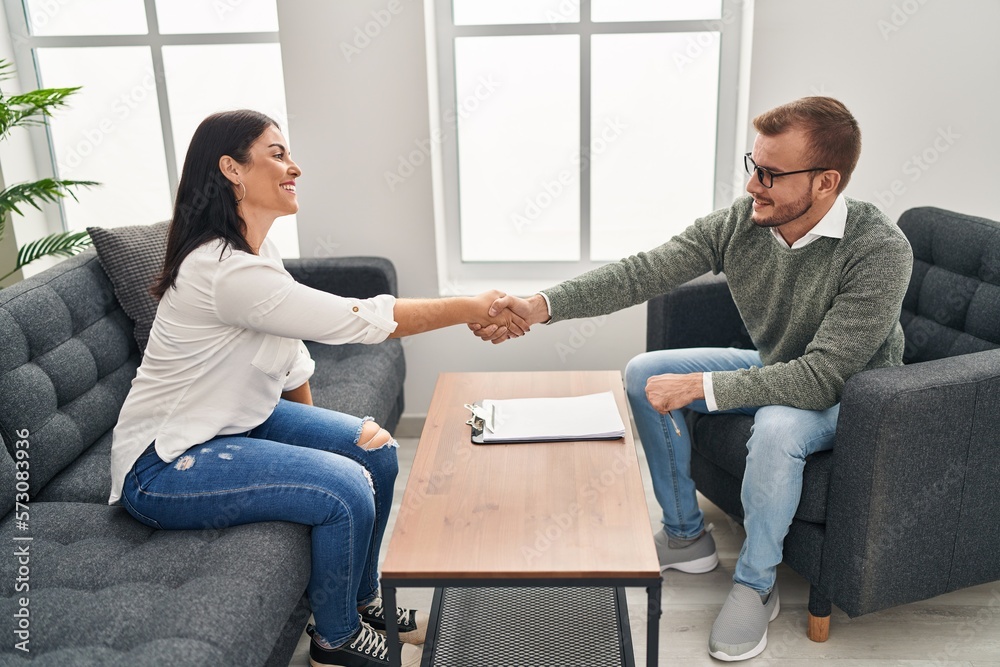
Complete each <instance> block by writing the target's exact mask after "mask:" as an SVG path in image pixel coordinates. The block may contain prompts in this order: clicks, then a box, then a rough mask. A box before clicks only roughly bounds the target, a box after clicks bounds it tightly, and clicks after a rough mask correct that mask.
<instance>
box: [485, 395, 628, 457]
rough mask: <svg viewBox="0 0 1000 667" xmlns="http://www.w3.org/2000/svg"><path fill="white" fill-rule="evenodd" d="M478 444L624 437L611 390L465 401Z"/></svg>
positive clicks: (623, 430)
mask: <svg viewBox="0 0 1000 667" xmlns="http://www.w3.org/2000/svg"><path fill="white" fill-rule="evenodd" d="M465 408H466V409H467V410H469V411H470V412H472V417H471V419H469V420H468V421H467V422H466V423H467V424H468V425H469V426H471V427H472V432H471V436H470V437H471V440H472V442H473V443H475V444H477V445H492V444H511V443H524V442H565V441H580V440H619V439H621V438H624V437H625V425H624V423H623V422H622V418H621V413H620V412H619V411H618V404H617V403H616V402H615V398H614V396H613V395H612V394H611V392H602V393H599V394H588V395H585V396H566V397H546V398H521V399H503V400H489V399H484V400H483V401H481V402H480V403H473V404H468V403H467V404H466V405H465Z"/></svg>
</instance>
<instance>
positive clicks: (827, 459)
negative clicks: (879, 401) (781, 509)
mask: <svg viewBox="0 0 1000 667" xmlns="http://www.w3.org/2000/svg"><path fill="white" fill-rule="evenodd" d="M689 414H690V416H689V418H688V425H689V427H690V428H691V434H692V436H693V438H692V440H693V447H694V449H695V450H696V451H697V452H698V453H699V454H701V455H702V456H704V457H705V458H706V459H708V460H709V461H711V462H712V463H714V464H715V465H716V466H718V467H719V468H722V469H723V470H725V471H726V472H728V473H729V474H730V475H732V476H733V477H734V478H735V480H734V482H737V483H738V482H739V481H741V480H742V479H743V476H744V475H745V474H746V469H747V440H749V439H750V430H751V428H752V427H753V417H749V416H746V415H703V414H699V413H693V412H692V413H689ZM832 466H833V456H832V452H829V451H825V452H817V453H815V454H813V455H811V456H809V457H807V458H806V468H805V472H804V473H803V483H802V498H801V499H800V500H799V506H798V508H797V509H796V510H795V518H796V519H801V520H802V521H808V522H811V523H826V497H827V491H828V490H829V488H830V470H831V469H832ZM695 482H696V483H697V479H696V480H695ZM737 496H738V490H737ZM740 515H741V516H742V512H740Z"/></svg>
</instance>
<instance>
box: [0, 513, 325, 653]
mask: <svg viewBox="0 0 1000 667" xmlns="http://www.w3.org/2000/svg"><path fill="white" fill-rule="evenodd" d="M11 518H12V517H8V518H7V519H6V520H5V521H4V522H3V523H2V524H0V539H2V540H3V542H4V544H8V545H10V544H12V543H13V542H12V537H13V526H12V524H13V522H12V521H11ZM31 527H32V531H31V534H32V536H33V537H34V539H33V541H32V542H30V554H31V555H30V558H31V561H30V562H31V582H30V583H31V595H30V613H31V630H32V632H31V644H30V648H31V653H30V657H32V658H33V661H32V662H31V663H30V664H32V665H35V664H50V663H51V664H62V665H83V664H100V665H107V664H123V665H124V664H130V665H131V664H150V663H149V662H148V661H145V660H146V659H148V658H149V657H150V656H156V658H157V664H162V665H213V666H216V665H234V666H236V665H239V666H240V667H242V666H244V665H250V664H260V663H261V662H262V659H261V656H265V657H266V656H268V655H269V654H270V652H271V647H272V646H274V645H275V644H276V643H277V642H278V641H279V640H280V639H282V638H281V633H282V630H283V628H284V626H285V623H286V621H287V620H288V618H289V617H290V616H291V615H292V613H293V611H294V610H295V608H296V607H297V606H298V605H299V603H300V601H301V598H302V596H303V594H304V592H305V589H306V584H307V583H308V579H309V568H310V561H309V549H310V546H309V545H310V538H309V528H308V527H307V526H303V525H297V524H291V523H281V522H269V523H255V524H247V525H243V526H235V527H231V528H224V529H221V530H205V531H181V530H170V531H160V530H153V529H151V528H147V527H146V526H144V525H142V524H140V523H139V522H137V521H135V520H134V519H133V518H132V517H131V516H129V515H128V513H127V512H126V511H125V510H124V509H123V508H121V507H109V506H107V505H92V504H87V503H57V502H47V503H41V502H40V503H34V504H32V506H31ZM16 567H17V560H16V559H14V558H4V559H0V615H2V616H3V617H4V618H11V617H12V615H13V614H14V612H15V611H16V604H17V601H16V598H17V597H18V594H16V593H15V591H14V581H15V574H14V571H15V568H16ZM299 631H301V628H300V629H299ZM10 649H11V643H10V642H9V641H8V642H6V643H5V645H4V646H3V649H0V651H3V652H4V653H7V652H8V651H10ZM8 655H9V653H8ZM137 656H143V658H144V660H140V661H139V662H132V660H133V658H135V657H137ZM39 661H41V662H39ZM0 662H3V663H4V664H9V663H7V662H6V656H4V657H0ZM15 664H16V663H15Z"/></svg>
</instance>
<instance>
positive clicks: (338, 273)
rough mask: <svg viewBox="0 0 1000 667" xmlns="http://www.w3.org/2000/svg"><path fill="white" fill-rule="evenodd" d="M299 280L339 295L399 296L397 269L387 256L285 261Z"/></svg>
mask: <svg viewBox="0 0 1000 667" xmlns="http://www.w3.org/2000/svg"><path fill="white" fill-rule="evenodd" d="M282 261H283V262H284V264H285V269H287V270H288V272H289V273H290V274H292V277H293V278H295V280H297V281H299V282H300V283H302V284H303V285H308V286H309V287H313V288H315V289H321V290H323V291H324V292H330V293H331V294H337V295H338V296H346V297H354V298H358V299H367V298H370V297H373V296H377V295H379V294H392V295H393V296H398V287H397V285H396V268H395V267H394V266H393V264H392V262H391V261H389V260H388V259H386V258H384V257H320V258H299V259H285V260H282Z"/></svg>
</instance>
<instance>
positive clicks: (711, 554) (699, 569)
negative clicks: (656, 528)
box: [653, 524, 719, 574]
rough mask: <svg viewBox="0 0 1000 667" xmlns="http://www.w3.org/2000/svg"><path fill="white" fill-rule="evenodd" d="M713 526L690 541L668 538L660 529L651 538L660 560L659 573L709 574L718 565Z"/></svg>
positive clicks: (710, 525)
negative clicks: (672, 571) (674, 571)
mask: <svg viewBox="0 0 1000 667" xmlns="http://www.w3.org/2000/svg"><path fill="white" fill-rule="evenodd" d="M714 528H715V526H714V525H712V524H708V525H707V526H705V531H704V532H703V533H702V534H701V535H699V536H698V537H696V538H694V539H692V540H679V539H677V538H676V537H670V535H668V534H667V532H666V531H665V530H663V529H662V528H661V529H660V532H658V533H657V534H656V535H654V536H653V542H654V543H655V544H656V555H657V556H658V557H659V559H660V572H666V571H667V570H680V571H681V572H687V573H688V574H703V573H705V572H711V571H712V570H714V569H715V566H716V565H718V564H719V555H718V554H717V553H716V552H715V540H714V539H713V538H712V530H713V529H714Z"/></svg>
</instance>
